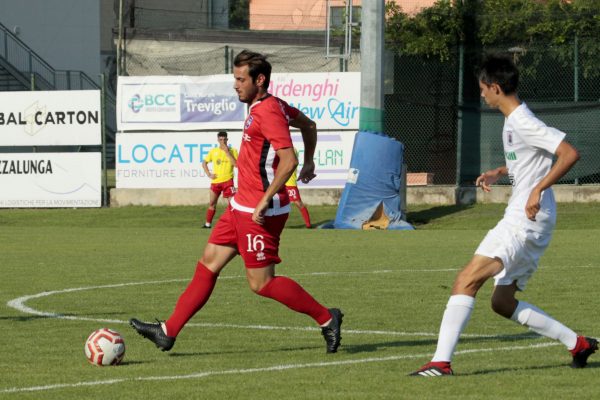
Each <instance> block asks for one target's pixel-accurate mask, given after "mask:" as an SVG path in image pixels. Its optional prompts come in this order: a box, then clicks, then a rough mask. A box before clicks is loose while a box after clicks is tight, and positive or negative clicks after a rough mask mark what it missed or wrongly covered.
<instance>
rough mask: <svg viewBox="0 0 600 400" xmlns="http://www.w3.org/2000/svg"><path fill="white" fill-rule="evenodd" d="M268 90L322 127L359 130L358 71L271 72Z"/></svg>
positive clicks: (320, 128)
mask: <svg viewBox="0 0 600 400" xmlns="http://www.w3.org/2000/svg"><path fill="white" fill-rule="evenodd" d="M269 92H270V93H272V94H273V95H274V96H277V97H280V98H282V99H283V100H285V101H287V102H288V103H289V104H290V105H292V106H294V107H296V108H298V109H299V110H300V111H302V112H303V113H304V114H306V116H307V117H308V118H310V119H312V120H313V121H315V122H316V123H317V128H318V129H319V130H322V129H352V130H358V122H359V109H360V72H329V73H328V72H311V73H286V74H272V75H271V84H270V85H269Z"/></svg>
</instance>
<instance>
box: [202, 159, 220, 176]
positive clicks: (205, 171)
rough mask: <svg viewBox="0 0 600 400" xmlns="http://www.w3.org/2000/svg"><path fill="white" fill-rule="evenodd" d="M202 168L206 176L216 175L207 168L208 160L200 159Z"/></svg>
mask: <svg viewBox="0 0 600 400" xmlns="http://www.w3.org/2000/svg"><path fill="white" fill-rule="evenodd" d="M202 169H204V173H206V176H208V177H209V178H210V179H215V178H216V177H217V176H216V175H215V174H213V173H212V172H210V170H209V169H208V162H207V161H206V160H204V161H202Z"/></svg>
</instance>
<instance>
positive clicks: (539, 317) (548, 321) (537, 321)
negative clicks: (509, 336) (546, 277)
mask: <svg viewBox="0 0 600 400" xmlns="http://www.w3.org/2000/svg"><path fill="white" fill-rule="evenodd" d="M510 319H512V320H513V321H515V322H518V323H520V324H521V325H525V326H527V327H528V328H529V329H531V330H532V331H534V332H536V333H539V334H540V335H543V336H546V337H548V338H550V339H554V340H559V341H560V342H561V343H562V344H564V345H565V346H567V349H569V350H572V349H574V348H575V345H576V344H577V334H576V333H575V332H573V331H572V330H571V329H569V328H567V327H566V326H564V325H563V324H561V323H560V322H558V321H556V320H555V319H553V318H552V317H550V316H549V315H548V314H546V313H545V312H543V311H542V310H540V309H539V308H537V307H536V306H534V305H532V304H528V303H526V302H524V301H519V304H518V305H517V308H516V310H515V312H514V313H513V315H512V317H510Z"/></svg>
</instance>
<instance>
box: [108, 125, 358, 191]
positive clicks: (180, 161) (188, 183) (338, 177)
mask: <svg viewBox="0 0 600 400" xmlns="http://www.w3.org/2000/svg"><path fill="white" fill-rule="evenodd" d="M354 136H355V132H343V131H337V132H321V133H319V138H318V144H317V149H316V151H315V156H314V162H315V169H316V174H317V177H316V178H315V179H314V180H313V181H311V182H310V183H308V184H307V185H304V184H303V183H302V182H298V186H300V187H303V186H306V187H307V188H341V187H344V185H345V183H346V180H347V177H348V168H349V167H350V157H351V155H352V146H353V143H354ZM241 139H242V133H241V132H240V131H237V132H232V131H229V144H230V145H231V146H232V147H234V148H235V149H237V150H238V151H239V149H240V143H241ZM292 141H293V143H294V147H295V148H296V150H298V160H299V161H300V166H299V168H301V167H302V162H303V160H304V146H303V142H302V135H301V134H300V132H298V131H293V132H292ZM215 146H217V131H214V132H144V133H141V132H140V133H120V134H118V135H117V144H116V181H117V187H118V188H136V189H140V188H148V189H150V188H208V187H210V179H209V178H208V177H207V176H206V174H205V173H204V170H203V169H202V160H204V158H205V157H206V156H207V155H208V152H209V151H210V150H211V149H212V148H213V147H215ZM209 169H212V166H210V165H209ZM234 173H235V171H234ZM236 175H237V174H236Z"/></svg>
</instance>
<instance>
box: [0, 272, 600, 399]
mask: <svg viewBox="0 0 600 400" xmlns="http://www.w3.org/2000/svg"><path fill="white" fill-rule="evenodd" d="M593 267H594V266H591V265H590V266H575V267H570V268H593ZM559 268H560V267H559ZM457 270H458V269H456V268H452V269H429V270H420V269H419V270H401V271H392V270H380V271H364V272H315V273H309V274H297V275H296V276H322V275H356V274H385V273H393V272H448V271H457ZM237 278H244V276H222V277H220V279H237ZM187 280H188V279H170V280H162V281H145V282H129V283H120V284H112V285H99V286H88V287H79V288H69V289H62V290H53V291H48V292H41V293H37V294H33V295H27V296H22V297H19V298H16V299H13V300H10V301H8V302H7V303H6V304H7V306H9V307H11V308H14V309H16V310H18V311H21V312H23V313H27V314H34V315H39V316H45V317H49V318H57V319H66V320H81V321H99V322H111V323H119V324H126V323H127V321H122V320H111V319H101V318H88V317H73V316H68V315H61V314H58V313H51V312H45V311H38V310H35V309H33V308H31V307H28V306H26V305H25V302H27V301H29V300H31V299H36V298H40V297H46V296H51V295H54V294H59V293H71V292H79V291H85V290H95V289H106V288H119V287H127V286H139V285H151V284H162V283H172V282H181V281H187ZM188 325H189V326H202V327H215V328H221V327H229V328H239V329H261V330H296V331H314V330H318V328H310V327H278V326H263V325H234V324H210V323H201V324H194V323H191V324H188ZM344 333H345V334H348V333H354V334H377V335H392V336H437V334H436V333H428V332H412V333H410V332H395V331H370V330H344ZM461 336H463V337H497V338H501V337H503V336H499V335H467V334H463V335H461ZM533 337H534V336H532V338H533ZM559 344H560V343H556V342H551V343H539V344H532V345H528V346H508V347H497V348H481V349H470V350H462V351H457V352H456V353H455V354H456V355H461V354H471V353H484V352H495V351H515V350H529V349H535V348H542V347H551V346H557V345H559ZM430 355H431V354H412V355H410V354H407V355H397V356H388V357H371V358H362V359H350V360H341V361H331V362H316V363H306V364H282V365H273V366H269V367H262V368H249V369H230V370H222V371H205V372H198V373H194V374H187V375H165V376H144V377H134V378H121V379H108V380H100V381H83V382H76V383H61V384H54V385H44V386H29V387H13V388H8V389H0V393H24V392H39V391H48V390H57V389H66V388H78V387H90V386H100V385H112V384H119V383H125V382H136V381H164V380H181V379H201V378H205V377H209V376H218V375H235V374H238V375H240V374H250V373H260V372H276V371H285V370H292V369H302V368H321V367H327V366H340V365H353V364H364V363H373V362H387V361H398V360H406V359H414V358H425V357H429V356H430Z"/></svg>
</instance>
